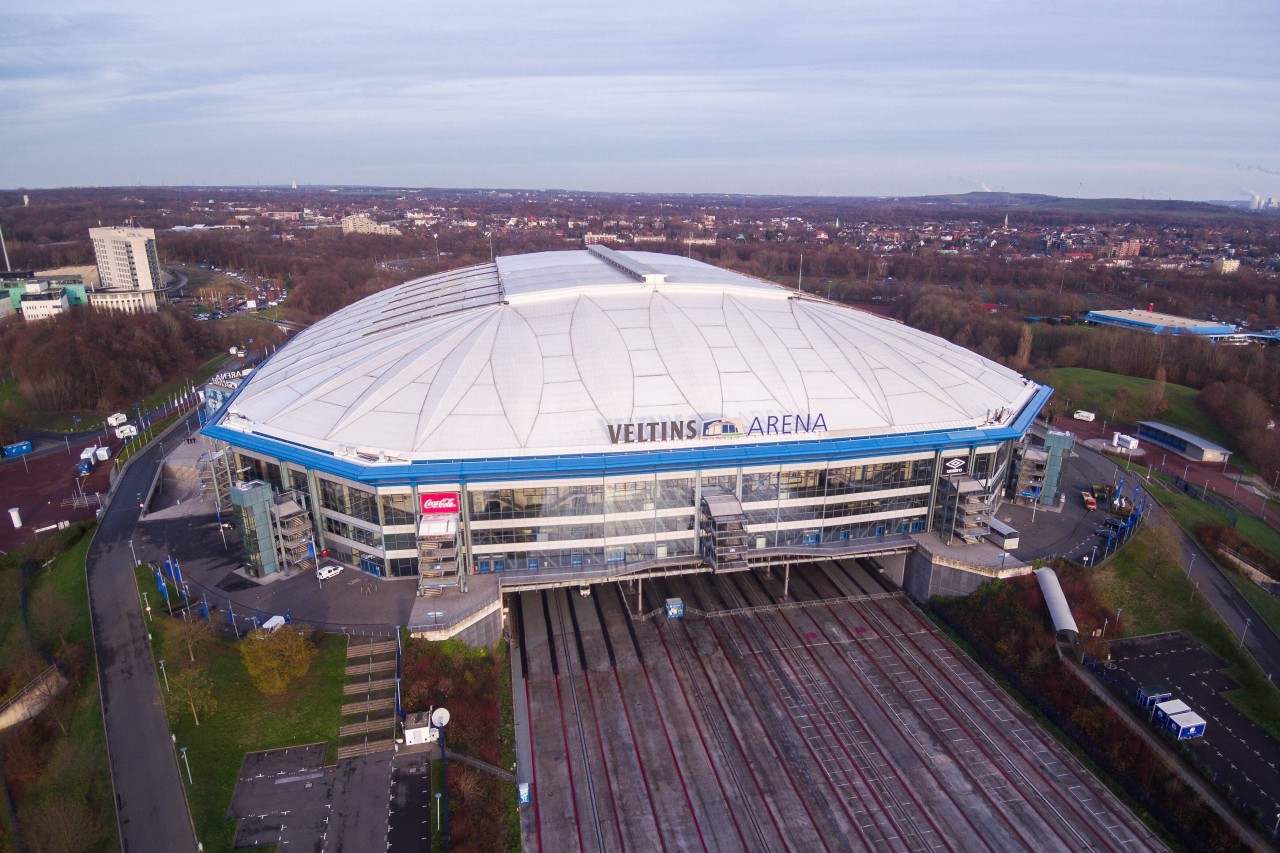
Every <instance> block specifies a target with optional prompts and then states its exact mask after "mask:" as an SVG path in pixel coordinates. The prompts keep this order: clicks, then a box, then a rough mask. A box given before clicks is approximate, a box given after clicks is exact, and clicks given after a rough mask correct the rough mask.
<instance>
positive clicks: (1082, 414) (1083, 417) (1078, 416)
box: [1072, 409, 1097, 421]
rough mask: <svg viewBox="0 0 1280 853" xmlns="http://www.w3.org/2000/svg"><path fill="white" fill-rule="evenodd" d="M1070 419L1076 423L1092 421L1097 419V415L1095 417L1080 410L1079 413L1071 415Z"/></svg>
mask: <svg viewBox="0 0 1280 853" xmlns="http://www.w3.org/2000/svg"><path fill="white" fill-rule="evenodd" d="M1072 417H1073V418H1075V419H1076V420H1078V421H1092V420H1093V419H1094V418H1096V417H1097V415H1095V414H1094V413H1093V412H1086V411H1085V410H1084V409H1081V410H1080V411H1078V412H1076V413H1075V414H1074V415H1072Z"/></svg>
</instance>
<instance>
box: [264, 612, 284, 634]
mask: <svg viewBox="0 0 1280 853" xmlns="http://www.w3.org/2000/svg"><path fill="white" fill-rule="evenodd" d="M283 627H284V617H283V616H272V617H271V618H270V619H268V620H267V621H266V622H263V623H262V630H264V631H266V632H267V633H268V634H274V633H275V632H276V631H279V630H280V629H281V628H283Z"/></svg>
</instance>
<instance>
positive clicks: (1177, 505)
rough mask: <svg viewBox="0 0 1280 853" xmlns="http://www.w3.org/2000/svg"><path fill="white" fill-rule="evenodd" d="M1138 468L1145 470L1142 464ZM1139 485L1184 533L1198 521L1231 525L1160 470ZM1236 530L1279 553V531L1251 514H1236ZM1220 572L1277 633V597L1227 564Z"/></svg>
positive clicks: (1279, 614) (1279, 612)
mask: <svg viewBox="0 0 1280 853" xmlns="http://www.w3.org/2000/svg"><path fill="white" fill-rule="evenodd" d="M1135 470H1137V466H1135ZM1140 470H1141V471H1142V472H1143V473H1144V474H1145V473H1146V469H1145V468H1142V469H1140ZM1143 488H1145V489H1147V490H1148V491H1149V492H1150V493H1151V494H1152V495H1153V496H1154V497H1155V498H1156V499H1157V500H1159V501H1160V503H1161V505H1162V506H1164V508H1165V509H1167V510H1168V511H1169V513H1170V514H1171V515H1172V516H1173V517H1174V519H1175V520H1177V522H1178V523H1179V524H1180V525H1181V526H1182V528H1183V530H1185V531H1186V532H1187V533H1188V534H1191V535H1194V534H1195V529H1196V527H1197V526H1199V525H1201V524H1216V525H1221V526H1224V527H1230V526H1231V519H1230V518H1229V517H1228V516H1227V514H1226V513H1224V512H1223V511H1222V510H1220V509H1218V508H1217V507H1213V506H1210V505H1209V504H1207V503H1203V502H1201V501H1198V500H1196V499H1195V498H1192V497H1190V496H1189V495H1187V494H1185V493H1184V492H1182V491H1179V490H1175V489H1172V488H1169V487H1167V485H1166V480H1165V478H1164V477H1162V476H1161V475H1160V474H1154V475H1153V476H1152V478H1151V482H1150V483H1146V484H1144V486H1143ZM1236 530H1237V531H1238V532H1239V533H1240V535H1241V536H1243V537H1244V538H1245V540H1247V541H1248V542H1249V543H1251V544H1252V545H1254V546H1255V547H1257V548H1260V549H1263V550H1265V551H1267V552H1269V553H1272V554H1280V533H1277V532H1276V530H1275V528H1273V527H1272V526H1271V525H1269V524H1267V523H1266V522H1265V521H1263V520H1262V519H1260V518H1258V517H1256V516H1252V515H1246V516H1240V518H1239V520H1238V522H1237V524H1236ZM1223 574H1225V575H1226V576H1227V579H1228V580H1230V581H1231V582H1232V583H1233V584H1235V586H1236V588H1237V589H1239V590H1240V591H1241V593H1242V594H1243V595H1244V597H1245V599H1246V600H1248V602H1249V603H1250V604H1252V605H1253V607H1254V609H1255V610H1257V611H1258V615H1259V616H1261V617H1262V620H1263V621H1264V622H1266V623H1267V626H1268V627H1270V628H1271V630H1272V631H1273V632H1274V633H1276V634H1278V635H1280V599H1277V598H1276V597H1275V596H1273V595H1270V594H1268V593H1267V592H1266V591H1264V590H1263V589H1261V588H1260V587H1259V586H1258V585H1257V584H1255V583H1253V582H1252V581H1250V580H1249V579H1248V578H1246V577H1244V576H1243V575H1241V574H1240V573H1239V572H1237V571H1236V570H1235V569H1233V568H1232V567H1231V566H1223Z"/></svg>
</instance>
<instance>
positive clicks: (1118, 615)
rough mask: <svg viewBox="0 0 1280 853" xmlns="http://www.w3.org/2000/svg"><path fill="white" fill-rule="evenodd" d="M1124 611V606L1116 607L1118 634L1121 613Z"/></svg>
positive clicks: (1118, 631)
mask: <svg viewBox="0 0 1280 853" xmlns="http://www.w3.org/2000/svg"><path fill="white" fill-rule="evenodd" d="M1123 612H1124V608H1123V607H1117V608H1116V634H1117V635H1119V633H1120V614H1121V613H1123Z"/></svg>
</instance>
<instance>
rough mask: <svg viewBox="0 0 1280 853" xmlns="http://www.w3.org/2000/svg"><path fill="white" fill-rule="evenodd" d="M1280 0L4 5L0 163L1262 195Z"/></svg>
mask: <svg viewBox="0 0 1280 853" xmlns="http://www.w3.org/2000/svg"><path fill="white" fill-rule="evenodd" d="M1278 37H1280V4H1278V3H1277V2H1276V0H1240V2H1234V0H1227V2H1222V3H1207V2H1204V0H1186V1H1185V2H1184V0H1170V2H1159V1H1158V0H1105V2H1102V0H1072V2H1057V0H1021V2H1008V0H1006V2H1002V3H996V2H986V0H972V2H954V0H952V2H945V3H944V2H911V0H905V2H903V0H898V2H884V0H877V1H876V2H863V0H844V2H831V3H807V2H776V0H775V2H757V0H733V2H725V0H700V2H698V0H694V1H693V2H691V1H690V0H679V2H669V0H654V2H641V3H630V2H629V3H610V2H601V0H579V2H566V0H542V2H528V1H527V0H525V1H524V2H510V0H487V2H474V0H473V2H457V0H414V2H387V0H368V2H362V3H344V4H338V3H325V2H319V3H317V2H309V3H300V2H296V0H269V2H263V0H222V2H217V3H207V4H199V5H197V4H193V3H183V2H179V3H174V2H172V0H163V2H160V0H131V2H128V3H123V2H114V3H103V2H81V0H46V2H45V3H41V4H35V3H16V2H15V3H7V4H4V8H3V9H0V187H5V188H13V187H51V186H74V185H123V184H196V183H198V184H255V183H258V184H281V183H285V184H287V183H288V182H289V181H292V180H296V181H298V182H299V183H300V184H302V183H307V184H319V183H325V184H378V185H391V186H433V187H464V186H465V187H527V188H546V187H563V188H572V189H584V190H619V191H653V192H742V193H787V194H826V195H882V194H894V195H897V194H903V195H914V194H924V193H948V192H968V191H971V190H980V189H983V188H987V189H993V190H995V189H1005V190H1010V191H1017V192H1043V193H1052V194H1056V195H1066V196H1092V197H1098V196H1132V197H1143V196H1145V197H1149V198H1164V197H1175V198H1189V199H1205V198H1217V199H1222V198H1243V197H1247V194H1248V193H1249V192H1257V193H1259V194H1262V195H1276V196H1280V106H1278V105H1280V50H1277V44H1278V43H1280V42H1278Z"/></svg>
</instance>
